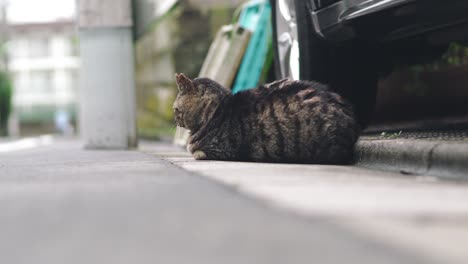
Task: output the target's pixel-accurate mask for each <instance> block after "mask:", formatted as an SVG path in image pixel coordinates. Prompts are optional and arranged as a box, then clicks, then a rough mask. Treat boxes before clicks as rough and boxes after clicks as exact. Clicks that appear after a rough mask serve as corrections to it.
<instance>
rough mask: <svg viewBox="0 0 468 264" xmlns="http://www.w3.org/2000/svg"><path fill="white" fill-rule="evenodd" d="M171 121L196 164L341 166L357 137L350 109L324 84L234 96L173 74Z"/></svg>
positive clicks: (284, 85)
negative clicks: (185, 132) (185, 136)
mask: <svg viewBox="0 0 468 264" xmlns="http://www.w3.org/2000/svg"><path fill="white" fill-rule="evenodd" d="M176 82H177V86H178V88H179V94H178V95H177V98H176V100H175V102H174V106H173V108H174V114H175V121H176V123H177V125H178V126H181V127H184V128H186V129H189V130H190V131H191V135H190V138H189V144H188V150H189V151H190V153H192V155H193V156H194V158H195V159H197V160H204V159H209V160H238V161H261V162H285V163H316V164H346V163H349V162H350V160H351V158H352V154H353V147H354V144H355V142H356V140H357V138H358V136H359V125H358V123H357V121H356V118H355V115H354V112H353V109H352V106H351V105H350V104H349V103H348V102H347V101H346V100H345V99H343V98H342V97H341V96H339V95H338V94H336V93H333V92H331V91H329V90H327V87H326V86H325V85H322V84H319V83H315V82H310V81H291V80H287V79H285V80H280V81H276V82H273V83H270V84H267V85H263V86H260V87H259V88H256V89H252V90H248V91H243V92H240V93H237V94H234V95H233V94H231V92H230V91H229V90H228V89H226V88H224V87H222V86H221V85H220V84H218V83H217V82H215V81H213V80H211V79H208V78H197V79H194V80H191V79H189V78H187V77H186V76H185V75H183V74H176Z"/></svg>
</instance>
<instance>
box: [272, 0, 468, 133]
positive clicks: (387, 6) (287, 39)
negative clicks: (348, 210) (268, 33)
mask: <svg viewBox="0 0 468 264" xmlns="http://www.w3.org/2000/svg"><path fill="white" fill-rule="evenodd" d="M271 4H272V9H273V26H274V46H275V50H276V52H275V64H276V65H275V66H276V67H275V68H276V75H277V76H276V77H277V78H284V77H291V78H294V79H304V80H316V81H320V82H324V83H328V84H329V85H330V86H331V87H332V88H333V89H334V90H336V91H338V92H340V93H341V94H343V95H344V96H346V97H348V99H349V100H351V101H352V102H353V103H354V104H355V108H356V112H357V114H358V116H359V118H360V120H361V123H362V124H363V125H365V124H366V123H368V121H369V119H370V117H371V114H372V110H373V108H374V105H375V97H376V87H377V81H378V78H379V76H381V75H384V74H386V73H389V72H391V70H392V67H393V66H394V65H396V64H398V65H402V64H403V65H404V64H409V63H424V62H429V61H431V60H434V59H436V58H438V57H440V56H441V55H442V54H443V53H444V51H445V50H446V49H447V47H448V45H449V43H451V42H453V41H458V42H461V43H465V44H466V43H467V40H468V0H271Z"/></svg>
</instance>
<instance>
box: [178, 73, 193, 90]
mask: <svg viewBox="0 0 468 264" xmlns="http://www.w3.org/2000/svg"><path fill="white" fill-rule="evenodd" d="M175 78H176V83H177V88H178V89H179V92H192V91H195V85H194V84H193V82H192V80H190V78H188V77H187V76H185V75H184V74H183V73H176V75H175Z"/></svg>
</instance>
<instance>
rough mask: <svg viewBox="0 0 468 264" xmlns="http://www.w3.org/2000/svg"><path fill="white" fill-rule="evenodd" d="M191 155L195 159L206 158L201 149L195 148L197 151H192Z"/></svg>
mask: <svg viewBox="0 0 468 264" xmlns="http://www.w3.org/2000/svg"><path fill="white" fill-rule="evenodd" d="M193 157H194V158H195V159H196V160H205V159H207V157H206V154H205V152H203V151H201V150H197V151H195V152H193Z"/></svg>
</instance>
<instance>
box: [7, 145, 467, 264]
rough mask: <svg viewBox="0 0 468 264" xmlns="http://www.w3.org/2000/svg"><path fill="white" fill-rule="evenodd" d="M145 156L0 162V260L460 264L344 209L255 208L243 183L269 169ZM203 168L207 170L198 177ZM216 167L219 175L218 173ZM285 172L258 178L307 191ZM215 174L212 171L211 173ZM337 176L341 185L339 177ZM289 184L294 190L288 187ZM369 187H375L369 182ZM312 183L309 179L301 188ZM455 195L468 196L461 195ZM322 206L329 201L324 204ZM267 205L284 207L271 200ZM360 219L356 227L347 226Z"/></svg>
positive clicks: (172, 152) (30, 157) (66, 152)
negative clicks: (383, 233)
mask: <svg viewBox="0 0 468 264" xmlns="http://www.w3.org/2000/svg"><path fill="white" fill-rule="evenodd" d="M142 149H143V151H144V152H146V153H142V152H139V151H128V152H125V151H85V150H82V149H81V148H80V144H79V143H78V142H74V141H58V142H57V141H54V142H53V143H52V144H51V145H48V146H41V147H38V148H33V149H28V150H19V151H14V152H7V153H1V154H0V208H2V210H1V211H0V232H1V234H2V236H1V237H0V259H1V262H2V263H9V264H15V263H48V264H53V263H117V264H118V263H181V264H184V263H190V264H194V263H200V264H201V263H203V264H207V263H208V264H209V263H216V264H221V263H255V264H262V263H265V264H274V263H325V264H326V263H360V264H365V263H372V264H375V263H399V264H400V263H401V264H404V263H412V264H417V263H444V264H445V263H457V261H458V260H463V259H462V258H463V254H462V255H461V256H460V255H458V256H457V255H456V254H454V255H447V254H443V252H444V251H443V250H442V251H439V252H438V253H437V254H426V252H424V251H420V250H418V249H414V248H411V247H407V246H405V245H400V244H398V243H392V240H390V239H387V238H386V237H378V236H374V235H369V232H370V230H372V229H376V230H379V229H380V227H379V226H378V225H377V226H367V224H365V222H361V223H362V224H364V225H360V224H359V223H358V224H357V225H355V226H354V224H356V223H357V222H356V221H351V222H354V224H353V223H351V224H350V225H344V223H346V222H347V217H346V215H347V212H346V211H343V212H342V213H343V214H341V213H340V214H337V215H333V214H327V213H323V212H326V211H324V210H322V213H321V212H320V211H316V212H314V211H313V210H311V211H309V212H311V213H310V214H307V215H298V214H296V212H298V211H296V210H295V209H294V208H293V209H291V208H292V207H289V205H287V204H283V205H284V207H286V208H287V210H283V209H281V210H280V209H278V208H276V207H274V206H273V207H272V206H271V205H268V204H267V203H265V202H263V201H262V200H265V199H264V198H262V197H261V196H256V197H260V198H261V199H260V200H257V199H256V198H255V199H252V198H251V196H252V193H250V192H245V190H243V188H242V184H244V183H242V181H246V180H247V176H248V175H251V176H257V175H256V174H254V173H255V172H260V171H262V170H264V169H265V168H266V167H265V166H267V165H265V164H255V165H256V166H253V165H252V164H240V163H232V164H231V165H229V163H222V164H219V163H210V162H193V161H192V160H191V158H188V157H187V156H186V155H184V154H183V153H181V152H180V151H179V150H177V149H173V148H172V147H169V146H163V145H143V146H142ZM149 152H151V153H149ZM155 153H157V154H158V155H162V156H164V157H170V158H168V159H181V161H174V160H173V162H175V163H178V165H183V167H186V168H188V167H190V166H192V167H191V168H189V169H190V170H191V171H199V172H202V173H203V174H204V175H211V176H210V177H211V179H213V178H214V179H216V180H217V181H220V180H221V178H222V177H218V176H216V174H218V175H220V174H223V175H225V174H226V175H227V176H228V178H227V179H230V180H233V181H237V180H236V178H237V177H238V179H242V181H238V186H239V189H240V190H241V192H238V191H235V189H234V188H232V187H229V186H232V185H231V183H229V185H228V186H226V185H224V183H225V182H228V181H222V182H223V184H220V183H219V182H215V181H213V180H211V179H207V178H205V177H201V176H199V175H198V174H194V172H189V171H186V170H183V169H181V168H180V167H178V166H175V165H173V164H171V163H169V162H167V161H164V160H162V159H160V158H158V157H157V156H155V155H154V154H155ZM183 162H186V164H192V165H190V166H186V165H184V164H181V163H183ZM198 164H199V165H201V166H202V167H203V168H205V169H204V171H202V170H200V169H197V166H199V165H198ZM210 164H212V165H213V166H214V167H211V169H210V166H211V165H210ZM206 166H208V167H206ZM246 166H247V167H246ZM268 166H269V165H268ZM290 166H291V167H288V166H281V165H280V166H279V167H276V168H282V169H281V170H278V169H274V170H268V169H266V170H264V174H263V175H264V176H263V177H264V178H263V179H261V178H257V179H259V180H260V182H263V183H266V185H269V186H271V184H276V185H277V186H284V187H285V190H289V191H291V189H289V188H288V186H292V185H291V184H292V183H294V182H295V183H294V184H298V183H300V182H301V180H300V178H301V177H304V176H300V175H301V174H302V173H304V168H302V167H300V168H298V167H294V166H295V165H290ZM235 168H238V169H239V170H236V169H235ZM252 168H257V169H254V170H252ZM311 168H312V167H311ZM328 168H329V169H330V171H329V173H328V174H327V173H325V172H326V171H327V169H328ZM342 169H343V170H346V168H344V167H343V168H342ZM211 170H213V171H217V172H216V173H212V174H211V173H208V172H209V171H211ZM351 170H354V169H351ZM306 172H307V170H306ZM309 172H311V171H309ZM337 172H339V168H334V167H321V168H318V169H317V171H316V173H306V174H307V175H308V177H310V180H312V179H313V178H315V177H317V179H322V180H323V178H324V177H328V176H327V175H329V176H330V175H331V176H333V175H335V174H336V173H337ZM268 173H271V174H268ZM298 173H299V174H298ZM322 173H325V174H323V175H322ZM306 174H304V175H306ZM268 175H270V176H268ZM275 175H276V176H275ZM298 175H299V176H298ZM340 175H341V174H340V173H338V175H336V176H335V177H338V178H340V177H341V178H343V177H344V176H343V175H341V176H340ZM279 176H281V177H279ZM285 176H290V177H292V178H291V179H292V181H290V180H286V181H285V180H284V179H285V178H282V177H285ZM223 177H224V176H223ZM268 177H272V178H268ZM366 177H368V181H369V182H373V180H371V179H370V178H371V175H370V174H369V175H368V176H366ZM296 180H298V181H296ZM375 181H376V182H379V181H385V180H384V179H381V180H378V179H376V180H375ZM312 182H313V181H312ZM317 183H319V182H317ZM343 183H344V182H343ZM309 184H310V182H307V181H305V182H304V181H303V183H301V184H300V185H301V186H308V185H309ZM401 184H402V186H403V185H404V184H405V182H404V181H403V182H401ZM267 187H268V186H267ZM322 187H323V188H324V190H332V189H333V186H328V187H327V186H326V185H322ZM338 187H340V186H338ZM327 188H328V189H327ZM447 188H448V187H447ZM450 188H452V187H450ZM453 188H455V186H454V187H453ZM457 188H461V189H460V192H461V193H464V191H465V190H464V189H463V188H465V187H457ZM341 189H342V190H344V188H343V184H342V185H341ZM451 190H452V189H446V191H447V192H451ZM244 193H246V194H247V195H244ZM333 194H336V193H333V192H330V193H329V195H333ZM391 194H392V193H389V195H391ZM275 195H276V194H275ZM345 195H346V193H345ZM325 196H326V193H322V194H321V196H320V197H322V198H323V197H325ZM457 197H459V198H463V196H457ZM339 200H341V199H339ZM271 201H272V204H274V205H275V204H277V203H276V202H275V201H276V200H275V199H271ZM464 201H466V199H465V200H464ZM459 202H460V201H459ZM278 204H279V203H278ZM316 204H317V203H316ZM451 210H453V211H450V214H448V216H450V215H451V214H452V213H456V214H455V215H454V217H455V218H454V219H455V220H456V221H460V223H461V224H464V223H466V222H465V221H464V219H465V218H463V213H462V210H464V209H463V207H461V206H460V207H454V208H453V209H451ZM359 214H360V213H359ZM359 214H356V215H359ZM364 215H365V214H364ZM353 219H357V218H355V216H353V217H350V218H349V220H353ZM363 219H364V220H366V219H368V218H363ZM382 219H384V220H386V221H388V220H391V219H392V217H384V218H382ZM398 219H400V218H398ZM444 219H445V218H444ZM364 220H363V221H364ZM429 220H430V221H429V222H431V221H432V220H431V219H430V218H429ZM369 223H375V222H369ZM412 223H413V222H412ZM356 226H358V227H363V228H362V230H360V229H359V228H357V227H356ZM368 227H369V228H368ZM465 227H466V226H465ZM462 228H464V227H463V226H460V227H459V228H457V229H456V230H458V231H459V230H461V229H462ZM387 231H389V232H391V230H387ZM444 234H445V233H444ZM444 242H445V243H449V244H450V243H453V241H451V240H444ZM466 244H467V243H465V245H466ZM440 252H442V253H440ZM439 253H440V254H439ZM460 263H463V262H460ZM465 263H466V262H465Z"/></svg>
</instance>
